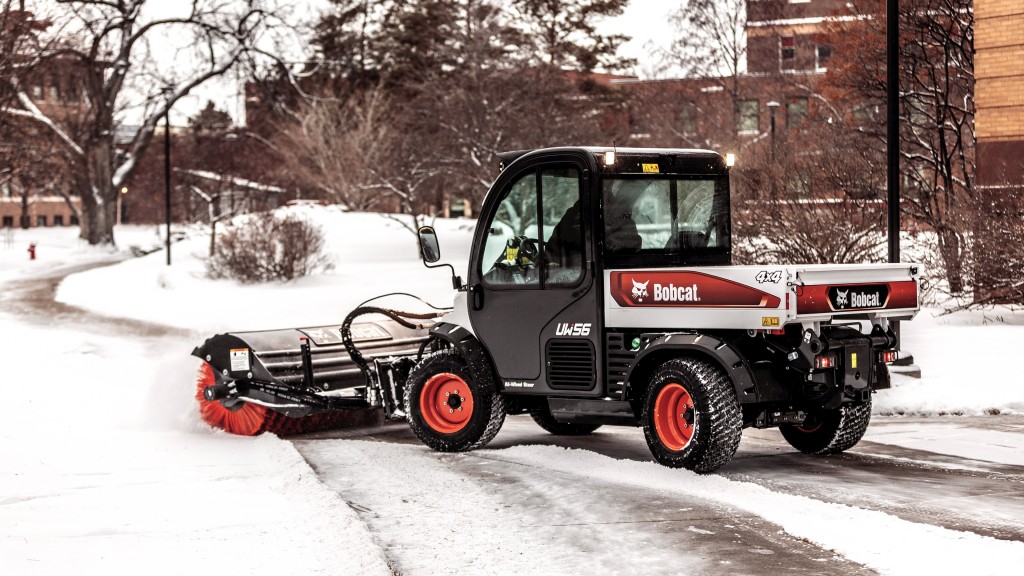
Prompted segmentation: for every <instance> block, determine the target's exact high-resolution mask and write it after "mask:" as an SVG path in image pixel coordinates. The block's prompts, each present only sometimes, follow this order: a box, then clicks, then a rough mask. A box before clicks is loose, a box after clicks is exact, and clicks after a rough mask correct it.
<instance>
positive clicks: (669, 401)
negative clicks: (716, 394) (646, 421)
mask: <svg viewBox="0 0 1024 576" xmlns="http://www.w3.org/2000/svg"><path fill="white" fill-rule="evenodd" d="M696 421H697V410H696V407H695V406H694V403H693V397H692V396H690V393H689V392H688V391H687V390H686V388H684V387H683V386H682V385H681V384H677V383H675V382H672V383H669V384H667V385H665V387H664V388H662V389H661V391H660V392H658V397H657V399H655V401H654V430H655V432H656V433H657V434H658V439H659V440H660V441H661V443H662V444H664V445H665V447H666V448H668V449H669V450H673V451H676V452H678V451H681V450H683V449H684V448H686V447H687V446H689V445H690V442H691V441H692V440H693V435H694V432H695V431H696Z"/></svg>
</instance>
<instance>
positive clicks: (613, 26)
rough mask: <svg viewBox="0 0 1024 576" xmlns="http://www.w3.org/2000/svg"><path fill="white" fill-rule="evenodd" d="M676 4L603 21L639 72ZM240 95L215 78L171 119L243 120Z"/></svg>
mask: <svg viewBox="0 0 1024 576" xmlns="http://www.w3.org/2000/svg"><path fill="white" fill-rule="evenodd" d="M295 4H296V5H298V6H302V8H303V11H308V12H310V13H316V11H317V10H319V9H322V7H324V6H327V5H328V3H327V2H326V0H296V2H295ZM676 6H677V3H675V2H666V1H665V0H631V1H630V3H629V7H627V8H626V11H625V13H623V14H622V15H621V16H619V17H617V18H609V19H606V20H605V21H604V22H602V23H601V25H600V30H601V31H602V32H604V33H607V34H611V33H620V34H626V35H628V36H631V37H632V38H633V40H631V41H630V42H628V43H626V44H625V45H624V46H623V47H622V49H621V51H620V53H621V54H622V55H623V56H627V57H631V58H635V59H636V61H637V63H638V64H637V67H636V70H635V73H636V74H637V75H639V76H642V77H649V76H651V75H652V73H653V71H654V70H656V69H657V68H658V65H659V63H660V60H659V58H658V56H657V55H656V54H654V52H655V51H656V50H657V49H659V48H660V49H667V48H668V46H669V44H670V43H671V41H672V34H673V32H672V27H671V24H670V23H669V14H670V12H671V11H672V10H674V9H675V7H676ZM652 49H653V50H652ZM240 94H241V82H240V81H239V80H238V79H237V78H236V77H233V76H230V75H229V76H227V77H225V78H221V79H218V80H216V81H211V82H209V83H207V84H205V85H203V86H201V87H199V88H198V89H196V90H194V91H193V92H192V94H190V95H189V96H187V97H186V98H184V99H183V100H181V101H179V102H178V103H177V104H176V105H175V107H174V112H173V113H172V116H171V122H172V123H174V124H179V125H180V124H184V123H186V122H187V119H188V118H189V117H190V116H192V115H194V114H195V113H196V111H198V110H199V109H200V108H202V107H203V106H204V105H205V103H206V101H207V100H213V101H214V102H215V103H216V104H217V106H218V107H219V108H223V109H225V110H227V111H228V112H229V113H230V114H231V116H232V117H233V118H235V121H236V122H239V121H241V120H242V118H243V116H244V105H245V102H244V100H243V99H242V97H241V95H240ZM126 120H127V118H126ZM129 122H130V120H129Z"/></svg>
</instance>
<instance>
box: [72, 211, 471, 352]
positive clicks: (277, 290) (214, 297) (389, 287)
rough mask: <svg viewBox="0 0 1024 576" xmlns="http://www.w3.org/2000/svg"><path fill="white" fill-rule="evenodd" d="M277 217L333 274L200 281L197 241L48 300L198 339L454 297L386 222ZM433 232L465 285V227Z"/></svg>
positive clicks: (451, 225) (412, 242) (446, 280)
mask: <svg viewBox="0 0 1024 576" xmlns="http://www.w3.org/2000/svg"><path fill="white" fill-rule="evenodd" d="M287 210H289V211H291V212H294V213H297V214H299V215H302V216H305V217H307V218H309V219H310V220H311V221H313V222H315V223H316V224H318V225H319V226H320V227H321V228H322V230H323V231H324V234H325V236H326V244H327V246H328V252H329V253H330V255H331V257H332V259H333V265H334V269H333V270H331V271H329V272H326V273H323V274H321V275H318V276H311V277H307V278H301V279H298V280H295V281H293V282H288V283H284V282H271V283H267V284H260V285H242V284H239V283H238V282H235V281H232V280H210V279H208V278H206V269H205V264H204V258H205V256H206V254H207V251H208V245H209V236H208V235H205V234H197V235H194V236H193V237H191V238H189V239H187V240H185V241H182V242H179V243H177V244H175V245H174V247H173V249H172V255H173V258H172V262H173V265H172V266H170V267H168V266H166V263H165V255H164V254H163V253H162V252H160V253H155V254H150V255H149V256H146V257H143V258H138V259H134V260H131V261H128V262H124V263H122V264H120V265H118V266H114V267H109V268H103V269H97V270H92V271H90V272H87V273H83V274H76V275H73V276H71V277H69V278H68V279H67V280H65V281H64V283H63V284H62V285H61V286H60V289H59V291H58V294H57V299H58V300H59V301H61V302H65V303H67V304H71V305H74V306H78V307H80V308H85V309H87V310H92V311H95V312H97V313H101V314H104V315H108V316H116V317H122V318H136V319H140V320H146V321H150V322H155V323H159V324H165V325H169V326H177V327H181V328H186V329H194V330H196V331H197V332H200V333H214V332H223V331H226V330H236V331H237V330H259V329H270V328H278V327H289V326H316V325H322V324H340V323H341V321H342V320H343V319H344V318H345V314H347V313H348V311H349V310H351V309H352V307H354V306H355V305H356V304H359V303H360V302H363V301H364V300H366V299H368V298H371V297H374V296H378V295H380V294H385V293H389V292H412V293H414V294H417V295H419V296H421V297H423V298H426V299H428V300H430V301H432V303H434V304H436V305H444V306H448V305H450V304H451V302H452V297H453V295H454V292H453V291H452V288H451V279H450V275H449V273H448V270H447V268H444V269H429V268H426V267H424V266H423V265H422V264H421V263H420V262H419V253H418V248H417V239H416V236H415V235H414V234H413V233H412V232H410V231H409V230H408V229H406V228H405V227H403V225H402V224H400V223H399V222H397V221H395V220H394V219H393V218H392V217H390V216H387V215H382V214H367V213H348V212H344V211H342V210H340V209H338V208H337V207H334V206H330V207H321V206H296V207H293V208H288V209H287ZM408 223H409V222H408V220H407V221H406V224H408ZM434 225H435V226H436V227H437V228H438V236H439V238H440V240H441V255H442V257H443V259H444V261H447V262H452V263H453V264H454V265H455V267H456V270H457V272H458V274H460V275H463V276H465V262H466V261H467V260H468V259H469V245H470V241H471V236H472V231H473V222H472V221H469V220H437V221H435V222H434ZM221 230H223V229H221ZM111 287H116V288H114V289H112V288H111Z"/></svg>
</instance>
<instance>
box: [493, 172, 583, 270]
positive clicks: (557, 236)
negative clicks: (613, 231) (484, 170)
mask: <svg viewBox="0 0 1024 576" xmlns="http://www.w3.org/2000/svg"><path fill="white" fill-rule="evenodd" d="M580 182H581V174H580V171H579V169H578V168H576V167H575V166H573V167H561V166H552V167H544V168H542V169H540V170H538V171H531V172H527V173H525V174H523V175H522V176H520V177H519V179H518V180H517V181H516V182H514V183H513V184H512V185H511V186H510V187H509V188H508V190H507V191H506V192H505V194H504V197H503V198H502V201H501V203H500V204H499V205H498V207H497V210H496V212H495V214H494V215H493V216H492V217H491V219H490V222H489V223H488V225H487V239H486V241H485V243H484V253H483V258H482V260H481V265H482V268H483V269H482V270H481V273H482V275H483V280H484V283H485V284H486V285H488V286H490V287H495V288H504V287H509V288H514V287H538V288H541V287H557V286H563V287H565V286H574V285H576V284H578V283H579V281H580V279H581V278H582V277H583V270H584V261H583V260H584V258H583V230H582V228H581V226H580V197H581V187H580Z"/></svg>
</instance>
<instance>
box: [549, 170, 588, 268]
mask: <svg viewBox="0 0 1024 576" xmlns="http://www.w3.org/2000/svg"><path fill="white" fill-rule="evenodd" d="M541 190H542V191H543V200H544V257H545V259H544V261H545V266H546V274H545V285H546V286H553V287H557V286H575V285H576V284H577V283H578V282H579V280H580V276H582V275H583V228H582V227H581V226H580V173H579V171H578V170H576V169H575V168H560V169H548V170H544V171H543V172H541Z"/></svg>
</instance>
